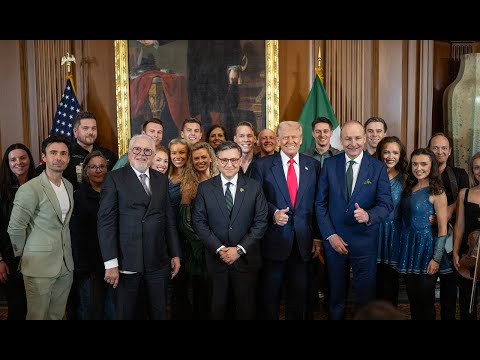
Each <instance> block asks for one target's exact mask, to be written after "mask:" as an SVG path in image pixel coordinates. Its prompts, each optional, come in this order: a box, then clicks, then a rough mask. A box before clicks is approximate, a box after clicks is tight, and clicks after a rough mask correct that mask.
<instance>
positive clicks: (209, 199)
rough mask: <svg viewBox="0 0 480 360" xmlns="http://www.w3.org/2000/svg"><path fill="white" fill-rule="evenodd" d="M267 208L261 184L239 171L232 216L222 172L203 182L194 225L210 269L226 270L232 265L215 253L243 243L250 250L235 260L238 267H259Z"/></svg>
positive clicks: (243, 268)
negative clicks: (223, 184)
mask: <svg viewBox="0 0 480 360" xmlns="http://www.w3.org/2000/svg"><path fill="white" fill-rule="evenodd" d="M267 211H268V209H267V202H266V200H265V196H264V195H263V192H262V188H261V187H260V184H259V183H258V182H257V181H255V180H252V179H250V178H248V177H246V176H243V175H241V174H240V173H239V174H238V182H237V190H236V192H235V202H234V204H233V209H232V215H231V217H230V216H229V214H228V209H227V203H226V201H225V195H224V193H223V187H222V180H221V178H220V175H217V176H215V177H213V178H211V179H209V180H206V181H204V182H202V183H200V185H199V186H198V192H197V196H196V198H195V204H194V208H193V214H192V225H193V228H194V230H195V232H196V233H197V235H198V237H199V238H200V240H202V242H203V243H204V245H205V260H206V262H207V269H208V271H209V272H221V271H225V270H227V267H228V266H229V265H227V264H225V263H224V262H223V261H222V260H221V259H220V257H219V255H218V254H216V251H217V249H218V248H219V247H221V246H222V245H224V246H226V247H231V246H237V245H241V246H242V247H243V248H244V249H245V251H246V252H247V254H245V255H242V256H240V258H239V259H238V260H237V261H235V262H234V263H233V267H234V268H235V269H236V270H238V271H254V270H257V269H259V268H260V266H261V254H260V240H261V239H262V237H263V234H264V233H265V230H266V229H267Z"/></svg>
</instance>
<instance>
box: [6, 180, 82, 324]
mask: <svg viewBox="0 0 480 360" xmlns="http://www.w3.org/2000/svg"><path fill="white" fill-rule="evenodd" d="M63 183H64V184H65V188H66V190H67V194H68V199H69V201H70V208H69V210H68V213H67V216H66V218H65V221H64V222H63V221H62V212H61V209H60V203H59V201H58V198H57V195H56V194H55V191H54V190H53V188H52V185H51V184H50V181H49V180H48V178H47V175H46V174H45V172H43V173H42V174H41V175H40V176H38V177H36V178H34V179H32V180H30V181H29V182H27V183H26V184H24V185H22V186H21V187H20V188H19V189H18V191H17V194H16V195H15V200H14V202H13V209H12V215H11V217H10V223H9V224H8V233H9V234H10V239H11V241H12V246H13V251H14V254H15V256H21V261H20V271H21V272H22V274H23V276H24V281H25V289H26V291H27V303H28V314H27V318H30V319H33V318H35V319H37V318H50V319H52V318H60V319H61V318H62V317H63V313H64V311H65V305H66V301H67V298H68V293H69V291H70V287H71V284H72V280H73V258H72V247H71V242H70V229H69V221H70V216H71V214H72V210H73V187H72V184H71V183H70V182H69V181H68V180H66V179H65V178H63Z"/></svg>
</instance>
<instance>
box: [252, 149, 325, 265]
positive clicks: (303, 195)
mask: <svg viewBox="0 0 480 360" xmlns="http://www.w3.org/2000/svg"><path fill="white" fill-rule="evenodd" d="M298 162H299V164H298V165H299V168H300V182H299V186H298V193H297V199H296V204H295V205H296V206H295V208H293V206H292V202H291V200H290V194H289V192H288V186H287V179H286V178H285V173H284V171H283V166H282V158H281V155H280V153H278V154H273V155H269V156H265V157H262V158H260V159H258V160H257V161H255V168H254V174H253V178H254V179H256V180H258V181H259V182H260V184H261V185H262V188H263V192H264V194H265V197H266V199H267V202H268V229H267V231H266V233H265V236H264V239H263V241H262V255H263V256H264V257H265V258H267V259H270V260H277V261H284V260H286V259H287V258H288V257H289V255H290V252H291V251H292V244H293V241H294V239H295V238H296V240H297V243H298V246H299V250H300V254H301V256H302V258H303V260H304V261H309V260H310V259H311V256H312V254H311V251H312V245H313V239H314V238H316V239H319V236H320V233H319V231H318V226H317V223H316V219H315V213H314V209H315V206H314V204H315V191H316V188H317V179H318V176H319V174H320V163H319V162H318V161H317V160H315V159H314V158H312V157H310V156H307V155H304V154H299V161H298ZM286 207H289V208H290V211H289V212H288V215H289V219H288V223H287V224H286V225H285V226H279V225H276V224H274V223H273V215H274V214H275V211H276V210H278V209H285V208H286Z"/></svg>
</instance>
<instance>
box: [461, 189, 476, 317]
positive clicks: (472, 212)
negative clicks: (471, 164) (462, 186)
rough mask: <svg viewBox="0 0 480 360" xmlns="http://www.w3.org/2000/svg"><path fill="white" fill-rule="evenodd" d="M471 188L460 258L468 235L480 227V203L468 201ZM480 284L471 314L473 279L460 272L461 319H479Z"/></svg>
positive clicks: (466, 249)
mask: <svg viewBox="0 0 480 360" xmlns="http://www.w3.org/2000/svg"><path fill="white" fill-rule="evenodd" d="M469 191H470V189H467V190H466V191H465V199H464V201H463V204H464V207H465V209H464V217H465V231H464V232H463V238H462V243H461V245H460V250H459V252H458V256H459V258H462V255H463V254H467V253H468V235H469V234H470V233H471V232H472V231H474V230H477V229H480V205H479V204H476V203H472V202H469V201H468V193H469ZM478 286H479V283H477V289H476V294H475V306H474V307H473V311H472V313H471V314H469V313H468V311H469V308H470V296H471V293H472V281H471V280H469V279H467V278H464V277H463V276H461V275H460V274H459V276H458V304H459V307H460V319H461V320H476V319H477V303H478V300H477V298H478Z"/></svg>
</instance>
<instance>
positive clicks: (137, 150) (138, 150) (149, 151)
mask: <svg viewBox="0 0 480 360" xmlns="http://www.w3.org/2000/svg"><path fill="white" fill-rule="evenodd" d="M142 150H143V155H145V156H150V155H152V154H153V150H152V149H149V148H145V149H142V148H141V147H139V146H134V147H133V148H132V152H133V153H134V154H135V155H138V154H140V153H141V152H142Z"/></svg>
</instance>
